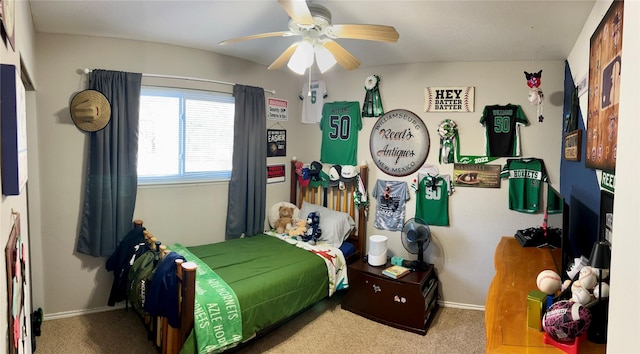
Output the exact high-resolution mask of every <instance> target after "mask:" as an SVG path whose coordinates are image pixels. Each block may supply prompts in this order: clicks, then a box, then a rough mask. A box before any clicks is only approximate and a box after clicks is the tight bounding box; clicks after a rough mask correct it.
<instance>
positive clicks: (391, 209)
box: [371, 179, 409, 231]
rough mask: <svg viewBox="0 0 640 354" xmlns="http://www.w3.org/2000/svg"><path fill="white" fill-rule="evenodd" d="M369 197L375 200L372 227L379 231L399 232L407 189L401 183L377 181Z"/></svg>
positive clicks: (405, 184) (407, 195)
mask: <svg viewBox="0 0 640 354" xmlns="http://www.w3.org/2000/svg"><path fill="white" fill-rule="evenodd" d="M371 195H372V196H373V197H374V198H376V215H375V218H374V222H373V226H374V227H375V228H376V229H380V230H389V231H401V230H402V226H403V225H404V209H405V204H406V201H407V200H409V187H408V186H407V182H403V181H384V180H380V179H379V180H377V181H376V185H375V186H374V188H373V192H372V193H371Z"/></svg>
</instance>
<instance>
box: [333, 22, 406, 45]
mask: <svg viewBox="0 0 640 354" xmlns="http://www.w3.org/2000/svg"><path fill="white" fill-rule="evenodd" d="M327 36H329V37H331V38H350V39H364V40H369V41H379V42H389V43H395V42H397V41H398V38H399V37H400V35H399V34H398V31H396V29H395V28H393V27H392V26H384V25H332V26H329V27H328V28H327Z"/></svg>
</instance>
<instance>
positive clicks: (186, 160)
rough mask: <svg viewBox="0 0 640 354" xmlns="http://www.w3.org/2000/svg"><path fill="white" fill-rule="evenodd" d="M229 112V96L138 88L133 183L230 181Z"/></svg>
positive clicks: (230, 118) (230, 97) (181, 90)
mask: <svg viewBox="0 0 640 354" xmlns="http://www.w3.org/2000/svg"><path fill="white" fill-rule="evenodd" d="M234 110H235V106H234V98H233V96H232V95H231V94H227V93H219V92H209V91H198V90H187V89H177V88H160V87H149V86H143V87H142V90H141V94H140V127H139V134H138V183H139V184H161V183H189V182H209V181H221V180H229V178H230V176H231V160H232V153H233V116H234Z"/></svg>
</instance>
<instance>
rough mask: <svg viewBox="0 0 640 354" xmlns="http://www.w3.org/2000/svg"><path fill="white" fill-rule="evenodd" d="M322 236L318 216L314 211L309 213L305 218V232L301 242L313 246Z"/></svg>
mask: <svg viewBox="0 0 640 354" xmlns="http://www.w3.org/2000/svg"><path fill="white" fill-rule="evenodd" d="M321 235H322V230H321V229H320V214H318V213H317V212H315V211H312V212H310V213H309V216H307V231H306V232H305V233H304V236H302V241H304V242H308V243H309V244H310V245H315V244H316V242H317V241H318V240H319V239H320V236H321Z"/></svg>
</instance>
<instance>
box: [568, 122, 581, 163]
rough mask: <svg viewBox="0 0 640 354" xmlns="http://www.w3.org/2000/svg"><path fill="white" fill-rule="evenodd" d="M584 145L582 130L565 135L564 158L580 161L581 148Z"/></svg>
mask: <svg viewBox="0 0 640 354" xmlns="http://www.w3.org/2000/svg"><path fill="white" fill-rule="evenodd" d="M581 147H582V130H580V129H578V130H574V131H572V132H571V133H567V134H566V135H565V136H564V159H565V160H569V161H580V148H581Z"/></svg>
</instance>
